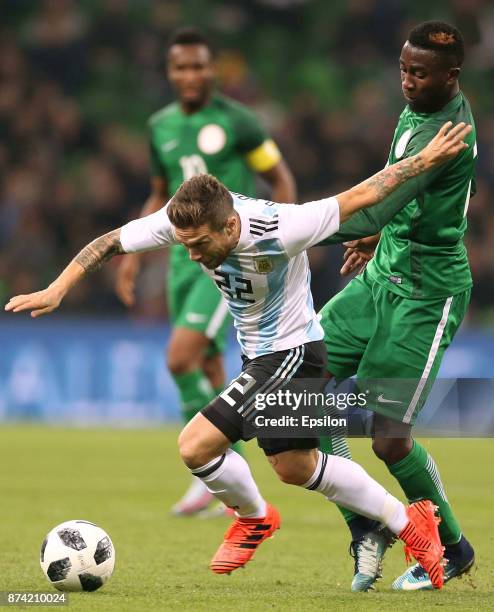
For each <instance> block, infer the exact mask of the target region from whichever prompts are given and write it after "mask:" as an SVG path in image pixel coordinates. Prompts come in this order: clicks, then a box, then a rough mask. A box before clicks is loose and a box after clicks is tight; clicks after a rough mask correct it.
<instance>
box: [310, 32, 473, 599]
mask: <svg viewBox="0 0 494 612" xmlns="http://www.w3.org/2000/svg"><path fill="white" fill-rule="evenodd" d="M463 57H464V45H463V38H462V35H461V33H460V32H459V31H458V30H457V29H456V28H454V27H452V26H450V25H448V24H446V23H442V22H425V23H422V24H420V25H418V26H417V27H415V28H414V29H413V30H412V31H411V32H410V34H409V36H408V40H407V41H406V43H405V45H404V47H403V49H402V52H401V57H400V71H401V82H402V90H403V95H404V97H405V99H406V100H407V102H408V106H407V107H406V108H405V110H404V111H403V112H402V114H401V116H400V120H399V122H398V125H397V127H396V131H395V135H394V139H393V143H392V146H391V153H390V155H389V163H390V164H393V163H395V162H396V161H398V160H399V159H403V158H406V157H409V156H411V155H414V154H415V153H417V152H418V151H420V150H422V149H423V148H424V147H425V146H426V145H427V143H428V142H429V141H430V140H431V138H432V137H433V136H434V134H435V132H436V131H437V127H438V126H439V125H441V124H442V123H444V122H445V121H448V120H451V121H453V122H454V123H457V122H458V121H465V122H467V123H469V124H472V125H474V122H473V118H472V114H471V110H470V105H469V103H468V101H467V100H466V98H465V96H464V95H463V94H462V92H461V91H460V88H459V83H458V75H459V73H460V69H461V65H462V62H463ZM467 141H468V143H469V144H470V147H469V148H468V149H467V150H465V151H464V152H463V153H462V154H461V155H459V156H458V158H456V159H454V160H452V161H450V162H448V163H447V164H446V165H445V166H442V167H441V168H438V169H435V170H432V171H430V172H428V173H426V174H425V175H423V177H421V178H420V180H419V181H417V182H416V183H414V184H413V185H412V183H410V185H411V190H410V192H409V193H408V195H407V198H406V199H405V200H404V202H403V203H404V204H407V206H406V207H404V208H403V210H401V212H399V213H398V214H397V215H396V216H395V217H394V218H393V219H392V221H391V222H390V223H389V224H388V225H386V226H385V227H384V229H383V231H382V233H381V236H380V238H379V235H377V236H375V237H373V238H369V239H367V240H362V241H356V242H353V243H351V244H350V248H349V250H348V251H347V253H346V254H345V257H346V263H345V264H344V266H343V268H342V272H343V273H347V272H350V271H352V270H353V269H356V268H358V267H360V266H362V264H365V262H366V261H367V260H369V259H370V258H371V257H372V253H373V250H374V248H375V247H376V245H377V250H376V252H375V255H374V258H373V259H372V261H370V263H369V264H368V265H367V267H366V269H365V270H364V272H363V273H362V274H360V275H359V276H357V277H356V278H355V279H354V280H352V281H351V282H350V283H349V284H348V285H347V287H346V288H345V289H344V290H343V291H341V292H340V293H339V294H338V295H336V296H335V297H334V298H333V299H332V300H331V301H330V302H328V304H326V306H325V307H324V308H323V309H322V312H321V317H322V318H321V323H322V325H323V328H324V330H325V341H326V347H327V351H328V371H329V372H330V373H331V375H332V376H334V377H336V378H337V379H344V378H348V377H350V376H352V375H355V374H356V375H357V378H359V379H361V380H365V381H366V383H365V384H366V385H369V381H370V380H373V381H376V382H377V384H375V387H374V389H373V400H372V402H368V405H367V407H368V408H369V409H371V410H373V411H374V422H373V428H374V431H373V442H372V448H373V450H374V452H375V454H376V455H377V456H378V457H379V458H380V459H382V460H383V461H384V462H385V463H386V465H387V467H388V469H389V471H390V472H391V474H393V476H394V477H395V478H396V479H397V480H398V482H399V483H400V486H401V487H402V489H403V491H404V492H405V493H406V495H407V497H408V499H409V500H417V499H431V500H433V502H434V503H435V504H437V506H438V507H439V512H440V515H441V518H442V521H441V526H440V528H439V531H440V535H441V541H442V543H443V545H444V546H445V547H446V550H445V555H444V556H445V558H446V559H447V560H448V562H447V565H446V568H445V581H448V580H450V579H451V578H454V577H455V576H460V575H461V574H463V573H464V572H466V571H468V570H469V569H470V567H471V566H472V565H473V563H474V551H473V548H472V547H471V545H470V544H469V542H468V541H467V540H466V538H465V537H464V536H463V535H462V532H461V528H460V525H459V524H458V521H457V519H456V517H455V516H454V514H453V511H452V509H451V506H450V504H449V502H448V498H447V497H446V493H445V491H444V487H443V484H442V482H441V477H440V475H439V472H438V469H437V467H436V464H435V462H434V460H433V458H432V457H431V455H430V454H429V453H428V452H427V450H426V449H425V448H424V447H423V446H421V445H420V444H419V443H418V442H417V441H416V440H414V439H413V438H412V432H411V430H412V425H413V424H414V422H415V419H416V418H417V416H418V414H419V412H420V410H421V408H422V407H423V405H424V403H425V400H426V399H427V395H428V393H429V391H430V388H431V386H432V384H433V382H434V379H435V377H436V375H437V372H438V370H439V366H440V364H441V359H442V357H443V355H444V351H445V350H446V348H447V347H448V346H449V344H450V343H451V341H452V339H453V337H454V335H455V333H456V331H457V329H458V327H459V326H460V324H461V322H462V320H463V317H464V316H465V312H466V309H467V306H468V303H469V300H470V291H471V285H472V278H471V274H470V268H469V264H468V258H467V253H466V249H465V245H464V243H463V236H464V234H465V231H466V227H467V221H466V214H467V210H468V203H469V199H470V195H471V193H473V192H474V190H475V176H474V169H475V158H476V156H477V146H476V143H475V130H473V131H472V133H471V134H470V135H469V137H468V140H467ZM372 215H373V212H372V210H370V211H368V219H367V220H372ZM354 221H358V222H360V221H361V219H357V218H355V219H354V220H350V221H349V222H348V224H347V227H346V228H344V227H342V230H343V229H344V232H343V233H341V232H340V233H338V234H336V235H335V236H333V237H332V238H331V240H330V241H327V243H329V242H331V243H333V242H337V241H338V240H343V239H344V238H345V235H348V236H350V235H351V234H355V233H358V231H359V230H362V234H361V235H362V236H364V235H365V230H364V225H365V224H363V225H362V227H361V228H358V227H356V225H355V223H354ZM370 227H371V228H372V223H370ZM380 227H381V224H380V223H379V222H376V223H375V227H374V228H373V230H374V231H368V232H367V235H370V234H371V233H375V231H376V230H379V229H380ZM345 232H348V233H347V234H345ZM378 379H381V380H380V381H378ZM383 379H387V380H383ZM390 379H399V380H398V381H395V382H394V383H393V381H392V380H390ZM367 388H368V387H367ZM328 450H330V452H333V453H335V454H340V455H342V456H346V457H348V458H349V457H350V453H349V450H348V446H347V444H346V441H345V440H344V439H338V440H333V445H332V448H330V449H328ZM341 511H342V513H343V515H344V517H345V519H346V521H347V523H348V526H349V527H350V530H351V533H352V549H353V554H354V556H355V576H354V579H353V582H352V589H353V590H356V591H366V590H368V589H369V588H370V587H371V586H372V584H373V583H374V582H375V580H376V579H377V577H378V576H379V575H380V572H381V562H382V556H383V554H384V552H385V551H386V549H387V547H388V546H389V545H390V542H391V539H390V538H389V537H388V535H389V533H388V532H387V531H386V530H382V529H381V530H380V529H379V528H378V526H377V525H376V524H374V523H373V522H372V521H369V519H367V518H364V517H362V516H358V515H357V514H355V513H354V512H349V511H348V510H345V509H343V508H341ZM393 588H395V589H399V590H419V589H430V588H432V586H431V581H430V579H429V576H428V575H427V573H426V572H425V571H424V570H423V568H422V567H420V566H419V565H416V566H414V567H412V568H410V569H409V570H407V572H405V574H403V575H402V576H400V577H399V578H398V579H397V580H395V582H394V583H393Z"/></svg>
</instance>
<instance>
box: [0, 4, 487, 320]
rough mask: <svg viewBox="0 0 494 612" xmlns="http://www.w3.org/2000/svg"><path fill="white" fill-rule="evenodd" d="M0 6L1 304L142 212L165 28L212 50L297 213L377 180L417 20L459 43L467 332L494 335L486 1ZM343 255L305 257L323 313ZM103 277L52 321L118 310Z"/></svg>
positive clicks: (152, 307) (154, 304)
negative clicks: (450, 31)
mask: <svg viewBox="0 0 494 612" xmlns="http://www.w3.org/2000/svg"><path fill="white" fill-rule="evenodd" d="M2 4H3V18H2V25H1V26H0V135H1V138H0V297H1V298H3V301H4V302H5V301H6V298H7V296H9V295H12V294H19V293H26V292H30V291H33V290H35V289H38V288H41V287H42V286H44V285H45V284H46V283H47V282H49V281H50V280H51V279H53V277H54V276H55V273H56V271H57V270H59V269H61V268H62V267H63V266H64V265H65V264H66V263H67V261H68V260H69V259H70V257H71V255H72V254H73V253H74V251H75V250H76V249H77V248H78V247H81V246H83V245H84V244H86V243H87V242H88V240H90V239H91V238H92V237H95V236H97V235H99V234H101V233H104V232H106V231H108V230H109V229H112V228H114V227H117V226H119V225H122V224H123V223H124V222H126V221H127V220H128V219H130V218H133V217H135V216H137V215H138V213H139V210H140V208H141V206H142V203H143V201H144V200H145V198H146V196H147V193H148V189H149V166H148V150H147V140H146V137H147V133H146V120H147V117H148V116H149V115H150V114H151V113H152V112H153V111H155V110H157V109H158V108H160V107H162V106H164V105H165V104H167V103H168V102H170V101H171V100H172V99H173V95H172V92H171V91H170V89H169V86H168V85H167V82H166V80H165V79H164V72H163V70H164V65H163V60H164V50H165V43H166V40H167V38H168V36H169V34H170V32H171V31H172V30H173V29H174V28H176V27H177V26H178V25H183V24H192V23H193V24H196V25H201V26H202V27H204V29H205V30H206V32H207V33H208V34H209V35H210V37H211V38H212V40H213V41H214V42H215V43H216V45H217V47H218V49H219V53H218V66H219V74H220V80H221V88H222V90H223V91H224V92H225V93H227V94H228V95H231V96H232V97H234V98H236V99H238V100H240V101H242V102H244V103H246V104H248V105H249V106H251V107H252V108H253V109H254V110H255V111H256V112H257V113H258V114H259V116H260V117H261V118H262V121H263V123H264V124H265V127H266V128H267V129H268V131H269V132H270V133H271V134H272V135H273V136H274V138H275V140H276V141H277V142H278V144H279V146H280V148H281V149H282V150H283V153H284V155H285V157H286V159H287V161H288V162H289V164H290V166H291V168H292V171H293V172H294V174H295V177H296V179H297V183H298V191H299V199H300V200H301V201H303V200H309V199H314V198H317V197H321V196H324V195H328V194H330V193H337V192H338V191H341V190H342V189H343V188H345V187H348V186H350V185H352V184H354V183H356V182H358V181H359V180H361V179H363V178H364V177H366V176H368V175H370V174H371V173H372V172H375V171H377V170H379V169H380V168H382V167H383V165H384V164H385V162H386V159H387V155H388V147H389V142H390V141H391V137H392V130H393V128H394V125H395V123H396V120H397V117H398V115H399V113H400V111H401V109H402V107H403V105H404V103H403V99H402V96H401V89H400V81H399V70H398V56H399V50H400V48H401V43H402V41H403V40H404V38H405V35H406V32H407V31H408V29H409V28H410V26H411V25H413V24H414V23H415V22H416V21H421V20H424V19H428V18H442V19H447V20H449V21H451V22H453V23H455V24H456V25H458V26H459V27H460V28H461V29H462V31H463V34H464V36H465V42H466V44H467V61H466V64H465V66H464V70H463V74H462V78H461V79H460V81H461V84H462V88H463V90H464V91H465V93H466V94H467V96H468V97H469V99H470V101H471V103H472V107H473V110H474V113H475V115H476V117H477V130H478V136H479V141H478V149H479V162H478V181H477V188H478V191H477V194H476V196H475V197H474V198H473V199H472V201H471V204H470V210H469V215H468V216H469V226H470V227H469V232H468V235H467V243H468V248H469V253H470V261H471V265H472V271H473V274H474V282H475V285H474V291H473V299H472V306H471V309H470V322H474V323H476V324H478V323H482V322H484V321H485V322H490V323H492V322H494V308H493V305H492V292H491V287H492V284H493V282H494V261H493V258H492V256H491V254H492V247H491V244H492V237H493V236H494V212H493V210H492V208H491V206H490V197H491V196H492V194H493V193H494V173H493V171H492V168H493V167H494V144H493V143H494V115H493V114H492V111H491V109H490V104H491V101H490V94H489V91H492V89H493V86H494V49H493V48H492V47H493V46H494V5H492V3H490V2H488V0H452V1H449V2H444V1H438V2H435V3H430V2H426V1H424V0H419V1H416V0H414V1H412V0H352V1H350V2H334V3H333V2H332V3H326V2H323V1H319V0H317V1H310V2H309V1H307V0H284V1H280V0H255V1H247V0H234V1H231V2H229V3H224V2H220V1H219V0H218V1H216V0H208V2H207V3H198V4H200V5H201V7H200V8H197V7H196V8H195V9H194V6H193V5H194V3H189V2H180V1H179V0H170V1H167V2H160V1H158V0H156V1H153V0H139V1H137V0H99V1H96V0H93V1H89V0H87V1H84V2H76V1H75V0H42V1H39V2H37V1H32V0H6V1H4V2H3V3H2ZM189 5H190V6H189ZM205 6H207V9H208V10H207V12H206V11H205V10H204V9H205ZM294 32H296V36H294V35H293V33H294ZM262 189H263V187H262V186H261V192H262ZM341 253H342V249H341V248H336V247H335V248H332V249H316V250H313V253H312V254H311V257H312V270H313V278H314V283H313V285H314V295H315V298H316V301H317V302H318V303H319V304H322V303H324V301H325V300H326V299H327V297H328V295H330V294H333V293H334V292H335V291H337V290H338V289H339V288H340V287H341V286H342V283H343V282H344V281H343V280H342V279H341V277H340V276H339V268H340V265H341ZM163 263H164V261H163V259H162V256H160V257H155V256H153V257H150V265H149V266H148V267H147V270H146V272H145V273H144V274H143V275H142V278H141V280H140V286H139V293H140V298H139V303H138V305H137V306H136V308H135V309H134V311H133V313H134V314H138V315H150V316H160V315H162V314H163V313H164V312H165V310H164V309H165V304H164V301H163V299H162V291H163V275H164V266H163ZM115 265H116V264H114V265H110V266H108V267H107V268H106V269H105V270H102V271H100V272H98V273H97V278H94V279H93V282H92V283H86V284H82V285H81V286H80V288H78V289H77V291H74V293H73V294H72V296H71V298H70V300H69V301H68V302H67V306H66V308H65V312H66V313H68V312H72V313H76V312H77V313H80V312H83V313H93V314H100V315H104V314H108V313H112V314H116V313H119V312H120V313H122V312H124V307H123V306H122V305H121V304H120V303H119V302H118V300H117V298H116V296H115V293H114V271H115ZM81 298H82V299H81Z"/></svg>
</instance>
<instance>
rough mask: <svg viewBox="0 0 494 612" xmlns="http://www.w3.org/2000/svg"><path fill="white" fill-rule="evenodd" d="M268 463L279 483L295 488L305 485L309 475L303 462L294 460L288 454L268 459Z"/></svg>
mask: <svg viewBox="0 0 494 612" xmlns="http://www.w3.org/2000/svg"><path fill="white" fill-rule="evenodd" d="M268 461H269V463H270V464H271V466H272V467H273V469H274V471H275V472H276V474H277V476H278V478H279V479H280V480H281V482H284V483H285V484H291V485H296V486H299V487H300V486H302V485H303V484H305V483H306V482H307V481H308V480H309V478H310V476H311V474H310V473H309V472H310V470H309V471H308V470H307V466H306V465H305V463H304V462H303V461H299V460H295V459H294V458H293V457H291V456H290V454H289V453H281V454H279V455H273V456H271V457H268Z"/></svg>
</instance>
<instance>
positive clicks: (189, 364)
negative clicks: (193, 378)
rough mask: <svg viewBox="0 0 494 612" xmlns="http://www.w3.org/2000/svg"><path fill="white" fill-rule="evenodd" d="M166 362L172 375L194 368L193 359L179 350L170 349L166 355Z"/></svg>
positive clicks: (184, 372)
mask: <svg viewBox="0 0 494 612" xmlns="http://www.w3.org/2000/svg"><path fill="white" fill-rule="evenodd" d="M166 364H167V366H168V369H169V370H170V373H171V374H172V376H180V375H181V374H187V373H188V372H191V371H192V370H193V369H195V363H194V360H193V359H192V358H191V356H190V355H187V354H186V352H184V351H181V350H174V349H170V350H168V352H167V355H166Z"/></svg>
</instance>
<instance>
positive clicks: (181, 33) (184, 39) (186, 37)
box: [167, 26, 214, 55]
mask: <svg viewBox="0 0 494 612" xmlns="http://www.w3.org/2000/svg"><path fill="white" fill-rule="evenodd" d="M173 45H204V46H205V47H207V48H208V49H209V52H210V53H211V55H214V49H213V46H212V44H211V42H210V41H209V40H208V38H207V37H206V36H205V35H204V34H203V33H202V32H201V30H199V29H198V28H194V27H192V26H187V27H184V28H178V30H175V31H174V32H173V33H172V34H171V36H170V38H169V39H168V44H167V49H168V50H170V48H171V47H173Z"/></svg>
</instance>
